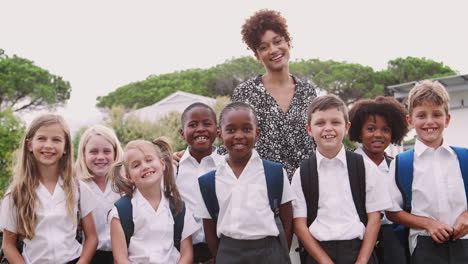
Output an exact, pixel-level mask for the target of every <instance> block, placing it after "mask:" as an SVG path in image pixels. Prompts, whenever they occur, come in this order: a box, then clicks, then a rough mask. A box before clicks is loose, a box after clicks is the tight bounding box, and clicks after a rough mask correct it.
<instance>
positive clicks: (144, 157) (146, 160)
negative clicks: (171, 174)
mask: <svg viewBox="0 0 468 264" xmlns="http://www.w3.org/2000/svg"><path fill="white" fill-rule="evenodd" d="M124 159H125V161H126V162H125V163H126V164H125V165H126V167H127V171H128V175H127V177H128V179H129V180H131V181H132V182H133V183H134V184H135V186H136V187H137V188H138V189H142V188H151V187H154V186H160V184H161V179H162V177H163V173H164V170H165V168H166V167H165V163H164V160H162V159H161V158H159V157H158V155H157V154H156V150H155V149H154V148H153V147H151V146H146V145H145V146H141V147H139V148H132V149H129V150H127V151H126V153H125V158H124Z"/></svg>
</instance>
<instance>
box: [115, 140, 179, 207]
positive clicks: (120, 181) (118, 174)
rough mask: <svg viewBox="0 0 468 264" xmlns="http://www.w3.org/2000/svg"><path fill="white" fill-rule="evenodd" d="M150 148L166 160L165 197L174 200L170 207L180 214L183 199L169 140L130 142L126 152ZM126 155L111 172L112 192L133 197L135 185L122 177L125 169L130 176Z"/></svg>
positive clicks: (164, 176)
mask: <svg viewBox="0 0 468 264" xmlns="http://www.w3.org/2000/svg"><path fill="white" fill-rule="evenodd" d="M144 145H146V146H150V147H152V148H153V149H154V150H155V151H156V155H157V156H158V157H159V158H161V159H162V160H164V162H165V165H166V166H165V169H164V172H163V174H164V175H163V182H164V190H163V192H164V196H165V197H166V198H168V199H169V201H171V200H173V201H174V204H172V203H170V206H171V207H173V208H176V212H180V210H181V209H182V199H181V198H180V194H179V190H178V189H177V186H176V184H175V179H174V168H173V166H172V148H171V145H170V144H169V142H168V140H167V138H165V137H161V138H157V139H155V140H153V141H152V142H150V141H147V140H133V141H130V142H128V144H127V145H126V146H125V149H124V152H127V151H128V150H130V149H140V148H141V147H142V146H144ZM126 162H127V161H126V160H125V155H124V158H123V160H122V161H119V162H116V163H115V164H114V165H113V166H112V167H111V168H110V170H109V176H110V177H111V179H112V190H113V191H115V192H117V193H121V194H122V193H124V194H126V195H128V196H130V197H131V196H132V194H133V192H134V191H135V185H133V184H132V183H131V182H130V181H129V180H128V179H127V178H126V177H125V176H122V170H123V169H125V173H126V174H128V169H127V166H128V165H127V164H126ZM171 197H172V198H173V199H170V198H171Z"/></svg>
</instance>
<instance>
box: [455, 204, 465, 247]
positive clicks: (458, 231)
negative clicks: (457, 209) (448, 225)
mask: <svg viewBox="0 0 468 264" xmlns="http://www.w3.org/2000/svg"><path fill="white" fill-rule="evenodd" d="M466 234H468V211H465V212H463V213H462V214H461V215H460V216H459V217H458V218H457V221H455V225H454V226H453V240H457V239H459V238H461V237H464V236H465V235H466Z"/></svg>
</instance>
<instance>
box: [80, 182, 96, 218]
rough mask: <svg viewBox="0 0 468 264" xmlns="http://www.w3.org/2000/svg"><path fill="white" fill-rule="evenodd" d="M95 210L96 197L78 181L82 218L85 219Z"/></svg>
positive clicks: (86, 186)
mask: <svg viewBox="0 0 468 264" xmlns="http://www.w3.org/2000/svg"><path fill="white" fill-rule="evenodd" d="M94 208H96V197H95V196H94V193H93V191H91V189H90V188H89V187H88V185H86V184H85V183H84V182H82V181H80V210H81V215H82V218H83V217H86V216H87V215H88V214H89V213H91V212H92V211H93V210H94Z"/></svg>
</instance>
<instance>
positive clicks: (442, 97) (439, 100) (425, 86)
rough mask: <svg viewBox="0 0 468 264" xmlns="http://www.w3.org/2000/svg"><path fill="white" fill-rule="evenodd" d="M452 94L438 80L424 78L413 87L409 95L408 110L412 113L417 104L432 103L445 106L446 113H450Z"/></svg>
mask: <svg viewBox="0 0 468 264" xmlns="http://www.w3.org/2000/svg"><path fill="white" fill-rule="evenodd" d="M449 101H450V96H449V94H448V93H447V90H446V89H445V87H444V86H443V85H442V84H441V83H440V82H438V81H434V80H423V81H420V82H418V83H416V85H414V87H413V88H412V89H411V91H410V92H409V95H408V112H409V114H410V115H411V114H412V113H413V109H414V108H415V107H417V106H420V105H423V104H426V103H432V104H434V105H437V106H443V107H444V110H445V113H446V114H448V113H449V109H448V108H449Z"/></svg>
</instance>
